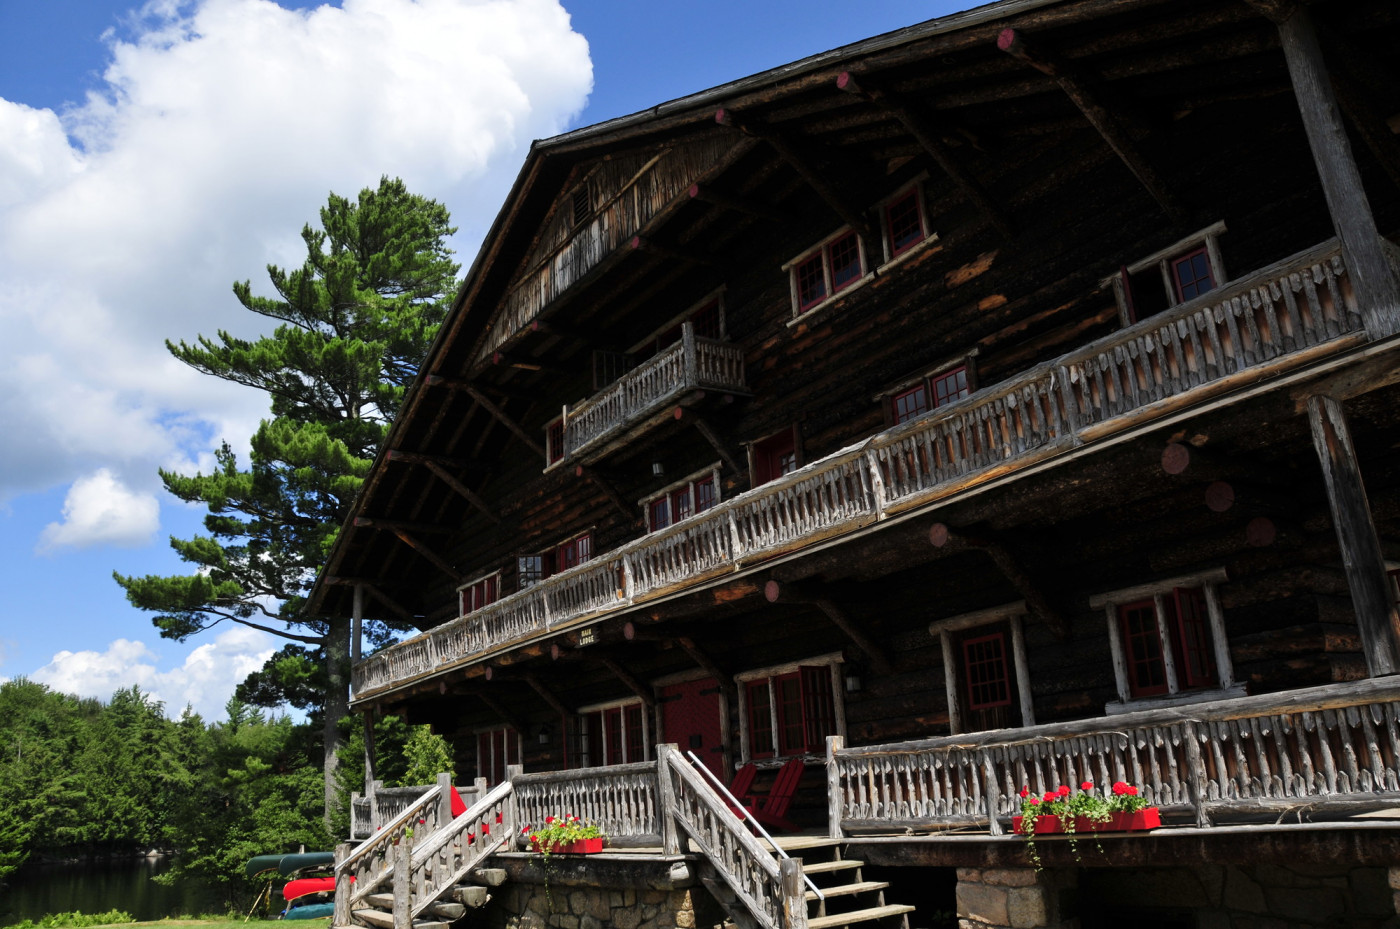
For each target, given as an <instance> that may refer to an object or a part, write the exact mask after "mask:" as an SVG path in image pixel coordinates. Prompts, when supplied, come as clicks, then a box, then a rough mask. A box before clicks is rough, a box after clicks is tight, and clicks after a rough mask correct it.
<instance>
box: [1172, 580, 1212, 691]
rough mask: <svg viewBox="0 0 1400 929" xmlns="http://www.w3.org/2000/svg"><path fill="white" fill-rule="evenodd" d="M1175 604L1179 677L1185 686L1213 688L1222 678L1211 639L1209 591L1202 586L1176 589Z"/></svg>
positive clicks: (1174, 594)
mask: <svg viewBox="0 0 1400 929" xmlns="http://www.w3.org/2000/svg"><path fill="white" fill-rule="evenodd" d="M1170 603H1171V605H1172V606H1173V607H1174V609H1175V613H1176V615H1175V616H1169V617H1168V619H1169V620H1175V622H1174V623H1173V625H1174V626H1175V629H1174V632H1175V633H1176V655H1175V657H1176V659H1177V662H1176V665H1177V678H1178V680H1179V681H1180V684H1181V686H1182V687H1184V688H1195V687H1210V686H1213V685H1214V684H1215V683H1216V681H1217V680H1218V677H1217V675H1216V673H1215V651H1214V649H1212V648H1211V642H1210V619H1209V617H1208V615H1207V613H1206V597H1205V591H1203V590H1201V588H1199V587H1177V588H1174V589H1173V590H1172V599H1171V601H1170Z"/></svg>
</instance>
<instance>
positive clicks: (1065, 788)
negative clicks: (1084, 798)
mask: <svg viewBox="0 0 1400 929" xmlns="http://www.w3.org/2000/svg"><path fill="white" fill-rule="evenodd" d="M1055 792H1056V793H1057V794H1059V795H1060V796H1062V797H1068V796H1069V785H1068V784H1061V785H1060V789H1059V790H1057V791H1055Z"/></svg>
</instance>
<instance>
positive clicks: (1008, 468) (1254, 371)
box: [353, 240, 1366, 701]
mask: <svg viewBox="0 0 1400 929" xmlns="http://www.w3.org/2000/svg"><path fill="white" fill-rule="evenodd" d="M1365 340H1366V335H1365V332H1364V330H1363V325H1362V318H1361V316H1360V314H1359V312H1358V307H1357V305H1356V301H1355V298H1354V296H1353V294H1352V288H1351V286H1350V282H1349V281H1348V278H1347V271H1346V267H1345V266H1344V264H1343V261H1342V256H1341V250H1340V247H1339V246H1338V244H1337V243H1336V241H1335V240H1333V241H1329V242H1326V243H1323V244H1322V245H1319V246H1317V247H1315V248H1312V249H1309V250H1307V251H1305V252H1301V253H1299V254H1297V255H1294V256H1292V257H1290V258H1287V259H1285V260H1283V261H1281V262H1278V263H1276V264H1274V265H1272V266H1270V267H1267V268H1264V269H1262V270H1260V271H1257V272H1255V273H1253V274H1250V275H1248V276H1246V277H1244V278H1241V279H1240V280H1237V281H1233V282H1231V283H1229V284H1227V285H1225V286H1223V287H1221V288H1219V289H1217V290H1214V291H1211V292H1210V293H1207V294H1204V295H1202V296H1201V297H1199V298H1197V299H1195V300H1192V301H1190V302H1188V303H1185V304H1182V305H1180V306H1177V307H1174V308H1172V309H1171V310H1168V311H1167V312H1165V313H1162V314H1159V315H1157V316H1154V317H1151V318H1149V319H1145V320H1142V321H1141V322H1139V323H1137V324H1135V325H1133V326H1130V327H1128V328H1126V329H1123V330H1121V331H1119V332H1115V333H1113V334H1111V335H1109V336H1106V337H1104V338H1102V339H1100V340H1098V341H1096V342H1093V343H1091V344H1089V345H1086V346H1084V347H1083V348H1080V349H1078V350H1076V351H1073V352H1070V353H1068V354H1066V355H1063V356H1061V357H1059V358H1056V359H1054V360H1052V361H1048V362H1045V363H1043V364H1040V365H1038V366H1036V367H1034V368H1031V369H1030V370H1027V371H1025V372H1023V373H1022V374H1020V375H1018V376H1016V377H1013V378H1010V379H1008V380H1006V381H1004V382H1002V383H1001V384H998V385H994V386H992V387H990V388H988V389H986V390H982V391H979V392H977V393H975V394H973V395H972V396H970V397H967V398H964V399H963V400H960V401H958V402H956V403H953V404H950V405H948V406H944V407H940V408H938V409H937V410H934V411H931V412H930V413H928V414H926V415H925V416H923V417H921V418H919V419H917V420H914V421H911V422H908V423H904V424H902V425H900V426H897V427H895V428H892V429H888V430H886V431H884V432H881V433H878V434H877V435H874V436H872V437H870V438H869V439H866V440H865V441H863V442H861V443H859V444H856V445H852V446H849V447H847V448H845V449H842V450H841V451H839V452H837V453H835V454H832V455H829V456H827V457H826V458H823V459H821V460H819V461H816V462H813V463H811V464H809V465H807V466H805V467H803V468H801V469H799V470H798V471H796V472H794V473H792V474H789V475H786V476H785V477H783V478H781V479H779V480H776V481H773V482H770V483H768V484H765V485H763V486H762V487H758V488H755V489H753V490H751V491H748V492H747V493H744V494H741V495H739V496H736V497H734V498H731V499H730V500H727V501H724V502H723V503H721V504H719V505H718V506H716V507H714V508H713V509H710V510H707V511H706V512H704V513H701V514H698V515H696V516H692V517H691V518H689V519H686V520H682V521H681V522H679V523H676V524H675V525H673V526H670V527H669V528H667V529H665V530H662V531H660V532H655V533H651V534H649V535H646V536H643V537H642V538H639V539H636V540H635V541H633V542H630V543H628V544H627V545H624V546H622V547H621V548H618V549H615V550H613V551H611V552H607V553H604V554H602V555H600V556H598V557H596V558H594V559H593V560H592V561H589V562H588V563H586V564H583V565H580V566H578V567H576V568H573V569H571V570H569V571H565V572H562V573H560V574H557V575H555V576H553V577H551V578H549V579H548V580H546V581H544V582H542V583H539V584H536V585H534V586H532V587H529V588H527V589H526V590H522V591H520V592H518V593H515V594H512V595H510V596H508V597H505V598H504V599H502V600H500V601H497V602H496V603H493V604H491V605H490V606H487V607H486V608H484V609H482V610H479V611H477V612H475V613H472V614H470V615H468V616H463V617H459V618H458V619H455V620H453V621H451V622H448V623H446V624H444V625H442V626H439V627H438V628H436V629H433V630H431V631H429V632H426V633H423V634H421V635H418V636H415V637H414V638H411V639H409V640H407V641H405V642H401V643H399V644H397V645H394V646H391V647H389V648H387V649H384V650H383V651H380V652H379V653H378V654H376V655H373V656H372V657H370V658H369V659H367V660H366V661H363V662H361V663H360V664H358V665H356V667H355V669H354V672H353V681H354V688H355V700H356V701H359V700H362V699H364V698H366V697H368V696H372V695H375V694H379V693H383V692H386V691H390V690H393V689H394V688H397V687H400V686H402V685H405V684H408V683H410V682H413V681H415V680H417V679H420V678H423V677H427V676H430V675H433V674H435V673H439V672H442V671H445V670H447V669H450V668H453V667H457V666H461V665H465V664H469V663H472V662H477V661H481V660H484V659H486V658H488V657H489V656H491V655H492V654H494V653H497V652H500V651H504V650H508V649H511V648H514V647H517V646H519V645H521V644H524V643H526V642H528V641H530V640H532V639H536V638H540V637H543V636H547V635H553V634H555V633H557V632H558V631H560V630H561V629H565V628H572V627H577V626H580V625H586V624H588V623H590V622H593V621H595V620H598V619H601V618H603V617H605V616H608V615H613V614H616V613H618V612H621V611H624V610H627V609H629V608H631V607H633V606H635V605H637V604H640V603H643V602H646V601H648V600H651V599H654V598H656V597H659V596H663V595H669V594H674V593H676V592H679V591H683V590H685V589H687V588H689V587H691V586H694V585H697V584H700V583H703V582H704V581H706V580H709V579H711V578H713V577H716V576H718V575H721V574H733V573H734V572H736V571H738V570H742V569H744V568H746V567H751V566H753V565H754V564H756V563H758V562H763V561H767V560H770V559H772V558H775V557H778V556H782V555H789V554H793V553H797V552H800V551H801V550H802V549H804V548H806V547H808V546H811V545H814V544H816V543H818V542H821V541H824V540H827V539H830V538H832V537H835V536H839V535H843V534H846V533H850V532H854V531H856V530H859V529H862V528H864V527H866V526H869V525H871V524H873V523H876V522H878V521H880V520H883V519H886V518H888V517H890V516H892V515H894V514H897V513H901V512H906V511H909V510H913V509H917V508H919V507H922V506H926V505H928V504H930V503H933V502H935V501H939V500H944V499H946V498H948V497H951V496H953V495H956V494H958V493H960V492H963V491H966V490H968V489H970V488H973V487H975V486H977V485H980V484H984V483H985V482H987V481H990V480H994V479H1000V478H1005V477H1007V476H1010V475H1014V474H1015V473H1017V472H1019V471H1024V470H1026V469H1028V468H1031V467H1033V466H1035V465H1038V464H1040V463H1042V462H1045V461H1047V460H1048V459H1052V458H1055V457H1058V456H1062V455H1066V454H1068V453H1071V452H1073V451H1074V450H1076V449H1079V448H1081V447H1082V446H1085V445H1089V444H1092V443H1096V442H1102V441H1105V440H1107V439H1110V438H1112V437H1114V436H1117V435H1121V434H1124V433H1127V432H1129V431H1131V430H1134V429H1138V428H1141V427H1143V426H1144V425H1150V424H1152V423H1156V422H1159V421H1161V420H1163V419H1165V418H1167V417H1169V416H1171V415H1173V414H1174V413H1177V412H1179V411H1181V410H1183V409H1186V408H1195V407H1197V406H1198V405H1199V404H1202V403H1204V402H1207V401H1209V400H1212V399H1215V398H1217V397H1219V396H1220V395H1222V394H1224V393H1226V392H1227V391H1233V390H1238V389H1242V388H1247V387H1249V386H1250V385H1252V384H1255V383H1257V382H1258V381H1260V380H1261V379H1262V378H1264V377H1266V376H1267V377H1278V376H1280V375H1283V374H1286V373H1289V372H1295V371H1302V370H1305V369H1309V368H1313V367H1316V366H1318V365H1320V364H1321V363H1323V362H1325V361H1326V359H1328V358H1330V357H1332V356H1335V355H1337V354H1340V353H1341V352H1344V351H1345V350H1347V349H1350V348H1353V347H1355V346H1358V345H1360V344H1362V343H1363V342H1364V341H1365ZM691 341H693V342H694V344H695V348H696V354H695V355H693V356H690V355H686V354H685V349H684V347H683V348H682V352H681V354H682V355H683V356H685V361H684V363H681V364H677V365H675V366H674V367H668V368H666V370H668V371H678V370H679V371H685V370H694V372H695V377H696V380H695V383H696V384H703V383H707V381H706V380H705V379H704V377H705V376H708V375H705V376H701V375H700V373H699V371H700V351H699V347H700V345H701V344H702V342H703V340H698V339H693V337H692V340H691ZM715 345H716V346H718V345H719V343H715ZM726 348H728V347H726ZM691 358H693V359H694V364H695V367H694V369H691V368H688V367H687V366H688V365H690V364H691V362H690V359H691ZM735 363H736V364H737V362H735ZM672 364H673V362H671V361H665V362H663V361H660V360H657V365H658V366H663V365H672ZM633 373H634V374H637V375H638V377H639V379H640V378H642V377H644V376H649V375H643V374H642V373H641V372H640V371H639V372H633ZM730 376H731V377H732V376H734V375H733V374H732V373H731V374H730ZM739 376H742V371H741V369H739ZM615 386H616V385H615ZM618 392H619V393H625V389H624V388H622V387H619V388H618ZM635 396H636V397H637V399H636V401H635V402H636V404H637V406H636V407H635V408H636V409H646V408H649V407H648V406H647V404H648V403H650V402H652V401H650V400H647V399H646V398H647V397H648V396H649V395H648V394H647V393H646V390H645V389H641V388H640V387H639V388H638V390H637V393H636V395H635ZM601 397H602V395H600V397H599V398H595V400H598V403H597V404H595V406H596V407H597V408H599V409H608V408H609V404H610V403H612V402H613V401H611V400H610V401H606V402H605V401H603V400H602V399H601ZM621 402H622V401H618V403H621ZM655 402H657V403H660V402H662V401H660V400H658V401H655ZM644 415H645V414H642V413H638V414H636V416H637V417H643V416H644ZM617 418H618V415H617V414H614V413H608V414H606V415H604V414H602V413H600V414H599V416H598V417H597V418H596V419H594V418H592V417H591V416H590V417H588V418H586V419H585V418H584V417H583V416H582V415H580V416H579V420H582V421H585V422H588V423H590V424H591V425H589V426H588V431H587V432H580V433H579V435H580V437H581V438H582V437H584V436H591V438H588V439H587V441H590V442H593V443H598V442H605V441H606V439H605V438H603V437H604V436H606V435H608V434H610V433H609V432H608V431H607V430H608V429H613V428H618V427H614V426H606V427H605V426H604V425H602V424H606V423H609V422H615V421H617ZM633 421H634V422H635V421H637V420H636V419H634V420H633ZM581 428H582V427H581ZM614 434H615V433H614ZM579 447H580V448H584V447H585V446H582V445H580V446H579Z"/></svg>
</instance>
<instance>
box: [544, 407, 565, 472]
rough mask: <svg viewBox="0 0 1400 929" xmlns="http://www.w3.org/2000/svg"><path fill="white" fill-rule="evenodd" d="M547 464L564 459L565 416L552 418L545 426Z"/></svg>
mask: <svg viewBox="0 0 1400 929" xmlns="http://www.w3.org/2000/svg"><path fill="white" fill-rule="evenodd" d="M544 457H545V464H546V465H552V464H555V463H557V462H560V461H563V460H564V417H562V416H560V417H559V418H558V419H555V420H552V421H551V422H550V423H549V424H548V425H546V426H545V427H544Z"/></svg>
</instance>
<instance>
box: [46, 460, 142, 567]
mask: <svg viewBox="0 0 1400 929" xmlns="http://www.w3.org/2000/svg"><path fill="white" fill-rule="evenodd" d="M158 528H160V504H159V503H158V502H156V498H155V497H154V496H152V495H151V494H145V493H133V492H132V491H130V490H128V489H127V488H126V487H124V486H123V485H122V483H121V481H119V480H117V478H116V477H115V476H114V475H113V474H112V472H111V471H108V470H107V469H106V468H99V469H98V470H97V472H96V473H94V474H90V475H88V476H87V477H83V478H79V479H78V480H76V481H74V482H73V486H72V487H70V488H69V489H68V497H67V499H65V500H64V501H63V521H62V522H57V523H49V524H48V525H47V526H45V527H44V531H43V533H42V534H41V535H40V536H39V544H38V546H37V550H38V551H39V552H40V553H46V552H52V551H54V550H55V549H59V548H88V547H90V546H93V545H116V546H121V547H125V548H129V547H134V546H138V545H145V544H146V543H147V542H149V541H150V540H151V536H153V535H154V534H155V531H156V530H157V529H158Z"/></svg>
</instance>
